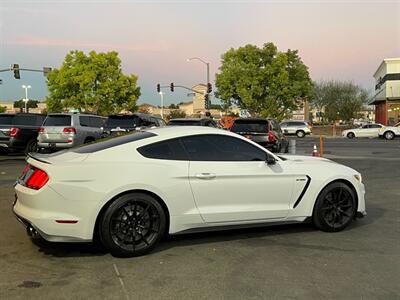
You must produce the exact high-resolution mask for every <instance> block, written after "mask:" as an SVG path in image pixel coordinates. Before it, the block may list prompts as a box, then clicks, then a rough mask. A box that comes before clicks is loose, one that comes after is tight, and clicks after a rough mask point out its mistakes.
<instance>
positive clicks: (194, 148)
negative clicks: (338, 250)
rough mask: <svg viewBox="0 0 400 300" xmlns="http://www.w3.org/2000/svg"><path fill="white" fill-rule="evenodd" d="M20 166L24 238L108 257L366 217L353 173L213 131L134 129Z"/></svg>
mask: <svg viewBox="0 0 400 300" xmlns="http://www.w3.org/2000/svg"><path fill="white" fill-rule="evenodd" d="M27 163H28V164H27V165H26V167H25V169H24V170H23V172H22V175H21V177H20V178H19V179H18V180H17V183H16V185H15V192H16V197H15V202H14V204H13V210H14V213H15V214H16V216H17V218H18V219H19V220H20V221H21V222H22V223H23V224H24V225H25V226H26V227H27V229H28V233H30V234H31V236H36V237H40V238H43V239H45V240H47V241H50V242H87V241H93V240H99V241H100V242H101V243H102V244H103V245H104V246H105V248H107V249H108V250H109V251H110V252H111V254H113V255H115V256H122V257H127V256H137V255H142V254H145V253H147V252H149V251H150V250H151V249H152V248H153V247H154V246H155V245H156V244H157V242H158V241H160V239H161V238H162V236H163V235H165V234H168V233H169V234H178V233H186V232H193V231H207V230H211V229H214V230H215V229H227V228H230V227H233V228H237V227H239V226H240V227H251V226H260V225H265V224H278V223H294V222H304V221H312V222H313V223H314V224H315V226H316V227H317V228H319V229H321V230H323V231H330V232H332V231H340V230H342V229H344V228H345V227H346V226H347V225H349V223H350V222H352V220H353V219H355V218H356V217H362V216H364V215H365V214H366V213H365V201H364V193H365V191H364V185H363V183H362V181H361V175H360V173H358V172H357V171H355V170H353V169H351V168H348V167H346V166H343V165H340V164H337V163H335V162H332V161H330V160H327V159H323V158H315V157H305V156H290V155H274V154H272V153H271V152H269V151H268V150H266V149H265V148H263V147H261V146H259V145H258V144H256V143H254V142H252V141H250V140H248V139H246V138H244V137H242V136H240V135H237V134H235V133H232V132H228V131H224V130H220V129H216V128H210V127H193V126H189V127H186V126H182V127H165V128H156V129H150V130H145V131H139V132H136V133H133V134H128V135H125V136H120V137H116V138H112V139H108V140H105V141H101V142H95V143H93V144H87V145H83V146H80V147H78V148H73V149H70V150H65V151H63V152H58V153H53V154H47V155H44V154H42V155H40V154H36V155H32V156H30V157H29V158H28V159H27Z"/></svg>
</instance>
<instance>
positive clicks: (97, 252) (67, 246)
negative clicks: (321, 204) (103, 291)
mask: <svg viewBox="0 0 400 300" xmlns="http://www.w3.org/2000/svg"><path fill="white" fill-rule="evenodd" d="M384 211H385V210H384V209H382V208H380V207H370V213H369V215H368V216H367V217H365V218H362V219H358V220H357V221H355V222H352V223H351V224H350V225H349V227H348V228H347V229H346V230H357V229H358V228H361V227H363V226H366V225H370V224H372V223H374V222H375V221H376V220H378V219H379V218H381V217H382V216H383V214H384ZM316 231H318V229H316V228H315V227H314V226H313V224H311V223H310V222H308V223H297V224H282V225H268V224H266V225H265V226H261V227H252V228H241V229H230V230H220V231H209V232H199V233H186V234H178V235H167V236H166V237H164V238H163V240H162V241H161V242H160V243H159V244H158V245H157V246H156V247H155V249H154V250H153V251H152V252H151V254H156V253H160V252H163V251H166V250H168V249H171V248H176V247H182V246H185V247H186V246H195V245H199V244H210V243H216V242H228V241H238V240H242V241H246V240H250V239H255V238H265V237H273V236H277V235H282V236H284V235H290V234H297V233H302V234H307V233H312V232H316ZM327 234H329V233H327ZM33 242H34V243H35V244H36V245H37V246H38V247H39V251H40V252H42V253H43V254H45V255H50V256H54V257H91V256H104V255H109V253H108V252H107V250H105V249H104V248H103V247H102V246H101V245H99V244H98V243H50V242H46V241H43V240H33Z"/></svg>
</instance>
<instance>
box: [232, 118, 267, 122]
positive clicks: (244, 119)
mask: <svg viewBox="0 0 400 300" xmlns="http://www.w3.org/2000/svg"><path fill="white" fill-rule="evenodd" d="M271 120H273V119H272V118H237V119H235V121H234V122H236V121H249V122H252V121H253V122H255V121H271Z"/></svg>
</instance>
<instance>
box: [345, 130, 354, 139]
mask: <svg viewBox="0 0 400 300" xmlns="http://www.w3.org/2000/svg"><path fill="white" fill-rule="evenodd" d="M347 137H348V138H349V139H354V137H355V134H354V133H353V132H349V133H348V134H347Z"/></svg>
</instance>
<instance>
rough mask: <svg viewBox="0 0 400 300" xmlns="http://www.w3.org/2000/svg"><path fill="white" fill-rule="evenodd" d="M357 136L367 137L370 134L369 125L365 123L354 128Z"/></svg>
mask: <svg viewBox="0 0 400 300" xmlns="http://www.w3.org/2000/svg"><path fill="white" fill-rule="evenodd" d="M354 133H355V135H356V137H367V136H368V135H369V125H363V126H362V127H361V128H358V129H354Z"/></svg>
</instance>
